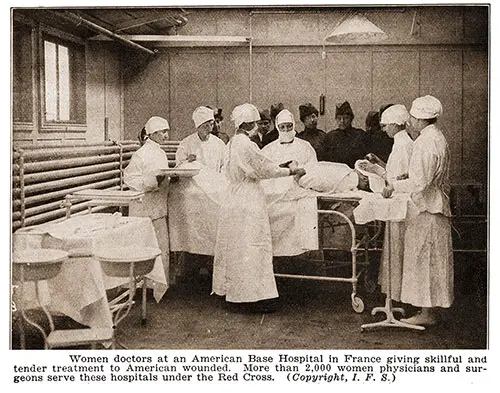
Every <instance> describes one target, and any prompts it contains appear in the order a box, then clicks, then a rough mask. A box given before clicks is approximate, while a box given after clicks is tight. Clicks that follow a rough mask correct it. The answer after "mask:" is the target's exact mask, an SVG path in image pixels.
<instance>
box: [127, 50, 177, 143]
mask: <svg viewBox="0 0 500 393" xmlns="http://www.w3.org/2000/svg"><path fill="white" fill-rule="evenodd" d="M124 94H125V99H124V139H133V140H135V139H136V138H137V135H138V133H139V132H140V130H141V129H142V127H144V124H145V123H146V121H147V120H148V119H149V118H150V117H151V116H161V117H164V118H166V119H167V120H168V121H169V122H171V120H170V118H169V110H170V108H169V105H170V98H169V96H170V75H169V57H168V55H166V54H164V53H160V54H158V55H157V56H155V57H154V58H152V59H151V60H150V62H149V63H148V64H147V66H145V67H142V68H141V69H140V70H138V71H137V72H136V73H134V75H133V77H132V78H127V79H126V81H125V83H124Z"/></svg>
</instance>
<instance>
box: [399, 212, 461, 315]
mask: <svg viewBox="0 0 500 393" xmlns="http://www.w3.org/2000/svg"><path fill="white" fill-rule="evenodd" d="M401 301H402V302H405V303H410V304H412V305H414V306H417V307H450V306H451V304H452V303H453V252H452V245H451V230H450V219H449V217H446V216H444V215H442V214H431V213H428V212H422V213H420V214H419V215H418V216H416V217H415V218H413V219H410V220H408V221H407V223H406V234H405V250H404V265H403V280H402V285H401Z"/></svg>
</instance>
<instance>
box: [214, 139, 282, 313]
mask: <svg viewBox="0 0 500 393" xmlns="http://www.w3.org/2000/svg"><path fill="white" fill-rule="evenodd" d="M228 147H229V152H228V157H227V161H226V174H227V177H228V180H229V183H230V184H229V187H228V191H227V193H226V196H225V201H224V202H223V204H222V206H223V207H222V208H221V210H220V215H219V221H218V229H217V241H216V246H215V256H214V272H213V282H212V291H213V292H214V293H216V294H217V295H221V296H226V301H228V302H234V303H241V302H256V301H259V300H264V299H272V298H275V297H277V296H278V290H277V288H276V281H275V279H274V272H273V250H272V242H271V230H270V226H269V216H268V212H267V208H266V201H265V196H264V193H263V191H262V188H261V185H260V183H259V181H260V180H261V179H265V178H272V177H280V176H286V175H287V174H288V173H289V171H288V169H286V168H280V167H278V165H277V164H276V163H274V162H272V161H271V160H270V159H269V158H267V157H266V156H265V155H264V154H262V152H261V151H260V150H259V148H258V147H257V145H256V144H255V143H253V142H251V141H250V139H249V138H248V136H246V135H244V134H237V135H235V136H234V137H233V138H232V139H231V141H230V142H229V144H228Z"/></svg>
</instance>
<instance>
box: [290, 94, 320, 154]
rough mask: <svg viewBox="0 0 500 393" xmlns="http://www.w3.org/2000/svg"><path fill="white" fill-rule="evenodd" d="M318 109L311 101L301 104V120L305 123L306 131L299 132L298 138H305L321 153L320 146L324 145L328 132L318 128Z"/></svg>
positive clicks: (317, 152)
mask: <svg viewBox="0 0 500 393" xmlns="http://www.w3.org/2000/svg"><path fill="white" fill-rule="evenodd" d="M318 113H319V112H318V110H317V109H316V108H315V107H314V106H313V104H311V103H307V104H303V105H300V106H299V116H300V121H301V122H302V123H304V131H302V132H299V133H298V134H297V138H300V139H303V140H305V141H307V142H309V143H310V144H311V146H312V147H313V149H314V150H315V151H316V155H318V154H319V152H320V148H321V146H322V145H323V139H324V138H325V136H326V132H325V131H323V130H320V129H318V128H317V126H318Z"/></svg>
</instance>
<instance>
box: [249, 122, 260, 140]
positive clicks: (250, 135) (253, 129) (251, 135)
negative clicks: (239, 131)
mask: <svg viewBox="0 0 500 393" xmlns="http://www.w3.org/2000/svg"><path fill="white" fill-rule="evenodd" d="M258 129H259V127H258V126H257V124H255V126H254V127H253V128H252V129H251V130H250V131H246V133H247V135H248V137H249V138H251V137H253V136H254V135H256V134H257V131H258Z"/></svg>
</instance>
